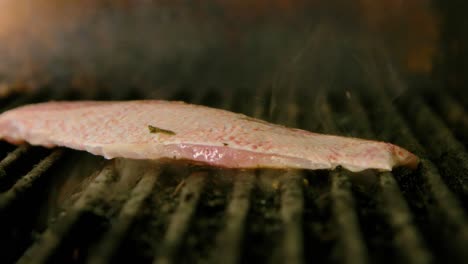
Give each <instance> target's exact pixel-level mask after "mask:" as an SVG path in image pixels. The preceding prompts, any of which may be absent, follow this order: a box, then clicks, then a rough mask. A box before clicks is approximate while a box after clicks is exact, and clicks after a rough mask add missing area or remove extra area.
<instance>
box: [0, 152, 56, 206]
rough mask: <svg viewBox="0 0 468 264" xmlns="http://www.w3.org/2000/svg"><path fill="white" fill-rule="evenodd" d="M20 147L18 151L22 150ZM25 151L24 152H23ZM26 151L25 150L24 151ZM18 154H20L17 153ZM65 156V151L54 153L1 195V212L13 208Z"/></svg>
mask: <svg viewBox="0 0 468 264" xmlns="http://www.w3.org/2000/svg"><path fill="white" fill-rule="evenodd" d="M20 148H21V147H19V148H18V149H20ZM22 151H23V150H22ZM24 151H25V150H24ZM16 154H18V153H16ZM62 155H63V150H61V149H58V150H55V151H53V152H52V153H51V154H50V155H49V156H48V157H47V158H45V159H43V160H42V161H41V162H39V164H37V166H36V167H34V168H33V169H32V170H31V171H30V172H29V173H28V174H26V175H25V176H24V177H22V178H21V179H19V180H18V181H17V182H16V183H15V184H14V185H13V187H12V188H10V189H9V190H8V191H7V192H5V193H2V194H0V211H2V210H5V209H6V208H8V207H9V206H11V205H12V204H13V203H14V202H15V201H16V200H17V199H19V198H20V197H21V196H22V195H24V193H26V192H27V191H28V190H29V189H30V188H32V187H33V186H34V184H35V182H36V181H37V180H38V179H39V178H40V177H42V176H43V175H44V173H45V172H46V171H47V170H48V169H49V168H50V167H51V166H52V165H53V164H54V163H56V162H57V161H58V160H59V159H60V158H61V157H62Z"/></svg>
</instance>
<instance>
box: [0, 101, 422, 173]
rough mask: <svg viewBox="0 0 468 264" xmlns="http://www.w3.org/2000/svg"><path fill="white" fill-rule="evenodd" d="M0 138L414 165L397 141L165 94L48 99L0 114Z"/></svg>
mask: <svg viewBox="0 0 468 264" xmlns="http://www.w3.org/2000/svg"><path fill="white" fill-rule="evenodd" d="M0 139H4V140H6V141H8V142H10V143H13V144H19V143H22V142H24V141H27V142H28V143H30V144H32V145H41V146H45V147H53V146H65V147H69V148H73V149H77V150H86V151H88V152H91V153H93V154H96V155H102V156H104V157H106V158H108V159H110V158H114V157H123V158H131V159H161V158H173V159H183V160H190V161H195V162H202V163H205V164H209V165H213V166H219V167H227V168H297V169H312V170H314V169H333V168H335V167H337V166H342V167H344V168H346V169H348V170H351V171H361V170H365V169H378V170H391V169H392V168H393V167H396V166H407V167H411V168H414V167H416V166H417V164H418V162H419V159H418V157H417V156H415V155H413V154H412V153H410V152H408V151H406V150H405V149H403V148H400V147H398V146H395V145H392V144H389V143H384V142H377V141H370V140H362V139H357V138H347V137H340V136H332V135H323V134H316V133H312V132H308V131H304V130H300V129H294V128H288V127H284V126H280V125H275V124H271V123H267V122H265V121H262V120H259V119H254V118H251V117H248V116H245V115H242V114H237V113H232V112H229V111H224V110H219V109H213V108H209V107H205V106H198V105H192V104H186V103H182V102H169V101H154V100H144V101H122V102H98V101H79V102H48V103H41V104H33V105H27V106H23V107H19V108H16V109H13V110H10V111H7V112H5V113H3V114H1V115H0Z"/></svg>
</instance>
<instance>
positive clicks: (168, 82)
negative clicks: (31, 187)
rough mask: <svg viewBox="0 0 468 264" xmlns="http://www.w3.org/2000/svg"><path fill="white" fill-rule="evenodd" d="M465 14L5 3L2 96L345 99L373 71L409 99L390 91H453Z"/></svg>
mask: <svg viewBox="0 0 468 264" xmlns="http://www.w3.org/2000/svg"><path fill="white" fill-rule="evenodd" d="M457 2H458V3H457ZM466 5H467V4H465V3H464V2H463V1H450V3H447V1H429V0H412V1H402V0H380V1H371V0H359V1H355V0H332V1H320V0H309V1H306V0H235V1H234V0H210V1H201V0H197V1H183V0H171V1H167V0H153V1H151V0H113V1H109V0H84V1H60V0H36V1H27V0H22V1H14V0H1V1H0V87H1V88H0V94H7V93H8V91H12V90H29V89H37V88H38V87H44V86H53V87H60V89H63V88H72V89H77V90H79V91H81V92H84V93H91V94H92V93H95V92H96V91H102V90H107V91H111V92H112V93H120V92H123V93H125V92H128V91H129V90H132V91H138V92H140V91H143V92H144V93H145V94H146V93H148V92H152V91H155V90H171V89H176V87H179V86H181V85H182V86H189V87H192V88H193V89H200V88H202V87H217V88H219V89H229V88H232V89H243V88H244V89H256V88H258V87H260V86H262V87H271V89H272V90H275V89H276V90H278V91H282V90H287V89H289V88H290V86H291V85H293V86H295V87H297V88H300V89H310V90H314V89H317V90H320V89H330V88H337V87H338V88H337V89H345V90H352V89H355V88H356V87H357V86H360V87H364V88H369V87H367V86H369V85H366V84H363V83H362V79H364V77H363V76H364V75H365V74H366V72H367V73H369V71H378V72H380V73H372V74H373V75H374V76H377V75H378V74H380V75H382V76H384V77H385V78H387V77H389V76H393V77H389V78H393V79H394V81H395V83H394V84H393V85H391V86H392V87H394V89H395V90H396V91H398V92H401V90H405V89H406V87H404V85H403V84H402V83H401V81H398V80H396V79H401V78H406V77H407V76H410V75H411V76H426V77H427V76H437V78H438V79H439V80H443V81H444V82H450V84H451V85H457V84H458V83H460V82H461V80H460V78H465V77H460V76H463V75H464V73H465V72H466V62H465V61H466V50H464V49H463V45H461V44H460V40H461V41H463V38H465V39H466V35H467V34H464V33H466V31H467V30H466V28H467V26H466V23H462V21H459V20H462V19H463V12H462V10H463V7H465V9H466ZM448 14H450V15H448ZM441 75H443V76H441ZM457 76H458V77H457ZM395 78H396V79H395ZM384 81H386V82H389V81H388V80H384ZM337 83H339V84H337ZM343 86H345V87H343ZM288 87H289V88H288Z"/></svg>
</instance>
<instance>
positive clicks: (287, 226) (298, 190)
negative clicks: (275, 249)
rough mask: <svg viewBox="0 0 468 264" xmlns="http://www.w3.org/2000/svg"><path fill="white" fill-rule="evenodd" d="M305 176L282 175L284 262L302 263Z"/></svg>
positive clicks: (290, 172)
mask: <svg viewBox="0 0 468 264" xmlns="http://www.w3.org/2000/svg"><path fill="white" fill-rule="evenodd" d="M302 179H303V176H302V175H301V173H300V172H297V171H288V172H286V173H284V174H282V175H281V187H282V188H281V209H280V214H281V220H282V223H283V242H282V243H283V246H282V248H283V250H284V260H285V261H287V262H288V263H302V262H303V257H304V252H303V245H304V243H303V237H302V234H303V232H302V226H303V225H302V216H303V211H304V195H303V191H302V184H301V183H302Z"/></svg>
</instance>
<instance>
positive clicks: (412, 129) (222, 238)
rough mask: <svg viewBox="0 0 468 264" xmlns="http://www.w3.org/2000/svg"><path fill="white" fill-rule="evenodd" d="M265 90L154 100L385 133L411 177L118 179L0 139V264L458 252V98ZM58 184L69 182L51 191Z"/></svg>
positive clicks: (416, 257)
mask: <svg viewBox="0 0 468 264" xmlns="http://www.w3.org/2000/svg"><path fill="white" fill-rule="evenodd" d="M161 94H163V93H161ZM70 96H71V95H69V94H67V93H62V94H51V93H49V92H46V91H41V93H40V94H36V95H32V96H29V97H21V96H19V97H17V98H14V99H13V100H9V101H8V100H7V102H9V104H5V105H2V109H3V110H6V109H9V108H11V107H14V106H17V105H21V104H24V103H29V102H35V101H41V100H43V99H44V98H55V99H66V98H70ZM137 96H138V95H137ZM271 96H272V95H271V94H270V91H268V89H264V90H256V91H236V92H232V93H219V92H218V91H217V90H215V89H211V90H210V89H207V90H204V91H197V93H196V96H195V95H194V94H191V93H190V92H188V91H187V90H181V91H180V92H178V93H176V94H174V95H173V96H170V95H168V97H167V98H169V99H179V100H180V99H185V100H189V101H191V102H194V103H200V104H206V105H211V106H217V107H221V108H226V109H232V110H234V111H237V112H244V113H246V114H250V115H252V116H256V117H260V118H264V119H270V121H274V122H278V123H282V124H286V125H290V126H298V127H302V128H305V129H310V130H316V131H318V132H325V133H332V134H343V135H347V136H357V137H364V138H373V139H380V140H386V141H392V142H395V143H397V144H399V145H402V146H404V147H407V148H409V149H410V150H412V151H414V152H416V153H417V154H418V155H420V156H421V157H422V165H421V167H420V168H419V169H418V170H417V171H415V172H411V171H408V170H406V169H397V170H395V171H394V172H392V173H388V172H386V173H375V172H366V173H364V175H363V174H353V173H350V172H347V171H344V170H341V169H337V170H334V171H332V172H327V171H294V170H291V171H281V170H255V171H236V170H220V169H213V168H205V167H190V166H187V165H184V164H159V165H157V166H154V164H153V165H151V166H150V165H148V166H146V165H145V166H144V168H145V169H144V170H143V171H141V170H137V169H135V170H130V173H128V172H127V174H128V175H127V174H125V173H123V172H122V171H121V170H120V169H119V168H120V167H119V166H120V165H118V164H117V163H118V162H119V161H104V160H102V158H100V157H94V156H92V155H90V154H86V153H82V152H77V151H72V150H63V149H57V150H45V149H42V148H38V147H30V146H27V145H23V146H18V147H16V148H14V147H13V146H11V145H8V144H3V143H2V145H1V149H0V152H2V153H1V155H2V156H1V157H3V159H2V160H1V161H0V186H1V187H2V190H1V192H0V223H1V225H0V232H1V234H2V236H0V246H1V247H2V248H3V249H4V250H2V252H1V253H0V257H1V258H2V259H3V260H4V261H5V263H9V262H14V261H17V260H18V262H19V263H55V262H67V263H70V262H75V263H83V262H90V263H109V262H113V261H115V260H128V261H140V262H146V263H172V262H207V261H208V262H215V263H219V262H229V263H238V262H254V261H261V262H270V263H272V262H275V263H276V262H288V263H304V262H315V261H326V260H328V261H332V262H336V263H366V262H377V261H378V262H382V263H387V262H388V263H390V262H395V261H403V262H405V263H421V264H422V263H431V262H442V261H443V260H445V259H446V258H449V257H450V259H451V260H453V261H454V262H455V261H458V262H460V263H461V262H463V260H465V259H466V258H468V255H467V254H468V253H467V252H466V250H465V247H466V246H465V245H467V244H468V222H467V216H466V209H467V204H468V203H467V193H466V192H467V180H466V178H467V175H468V173H467V170H468V158H467V157H468V156H467V152H466V146H467V145H466V141H465V140H466V133H464V131H466V129H467V127H466V122H465V121H466V119H467V118H468V116H467V115H466V111H465V110H464V108H463V106H462V103H459V102H457V101H456V99H455V98H454V97H451V95H450V94H444V93H442V92H441V91H431V92H428V93H427V94H424V95H423V96H419V95H418V96H415V95H411V96H408V97H407V98H405V97H404V96H403V97H400V98H399V99H398V102H397V104H396V105H395V104H392V102H391V100H389V98H392V97H391V95H389V94H387V92H386V91H383V90H380V89H375V90H370V91H366V92H362V93H361V94H359V93H356V94H351V96H349V95H348V96H342V95H340V94H338V93H337V92H330V93H327V94H322V95H320V100H318V102H320V104H319V105H318V107H317V109H318V110H317V111H318V114H313V113H311V111H308V110H307V109H310V107H309V106H308V105H307V102H305V101H306V100H305V98H309V97H308V96H307V94H303V92H300V91H295V92H294V93H293V92H291V93H290V94H288V96H285V97H284V100H282V101H280V102H279V103H278V104H279V105H277V106H276V107H277V108H275V106H274V105H271V103H270V102H269V101H268V100H267V99H263V98H270V97H271ZM438 98H441V99H440V100H437V99H438ZM127 99H128V98H127ZM191 99H192V100H191ZM427 102H430V103H431V105H435V107H434V108H432V107H431V106H430V105H429V104H428V103H427ZM278 109H281V110H282V111H279V110H278ZM317 124H318V126H317ZM317 127H318V128H317ZM452 128H453V129H452ZM77 156H78V157H80V158H77ZM86 159H90V160H92V162H90V164H91V165H89V167H90V168H88V169H84V170H83V172H81V171H80V170H78V169H77V167H80V166H84V165H82V164H84V162H82V161H83V160H86ZM122 162H124V164H125V161H122ZM70 164H74V166H70ZM130 168H133V167H130ZM74 175H79V177H78V176H74ZM129 175H130V176H129ZM66 186H72V187H74V188H72V190H71V191H70V190H69V191H63V190H64V189H66ZM61 191H63V193H64V194H63V195H61V194H60V192H61ZM51 201H54V202H55V203H58V205H56V206H55V207H57V208H54V206H52V205H51ZM52 204H54V203H53V202H52ZM25 208H28V209H27V210H25ZM30 208H34V210H32V209H30ZM41 210H44V211H45V212H49V214H46V213H41V212H42V211H41ZM29 211H30V212H29Z"/></svg>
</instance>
